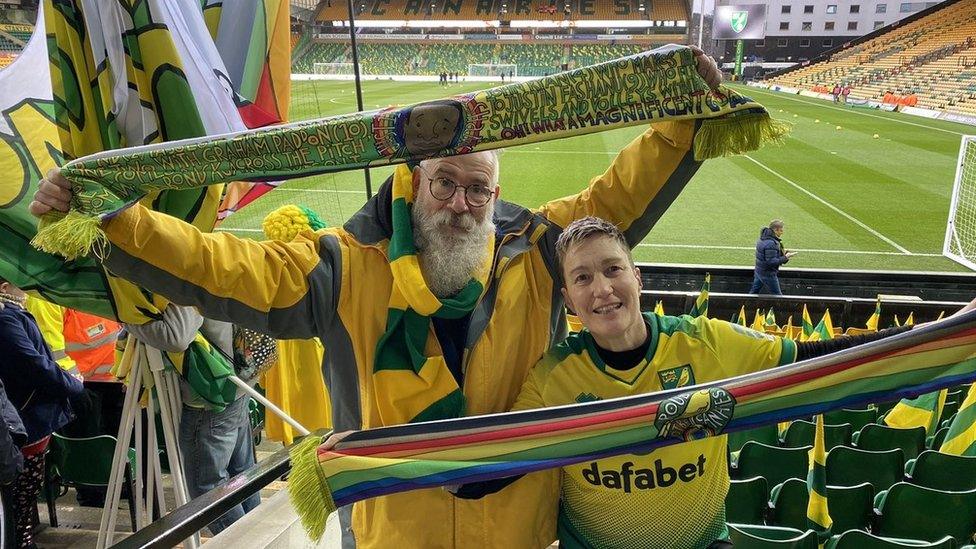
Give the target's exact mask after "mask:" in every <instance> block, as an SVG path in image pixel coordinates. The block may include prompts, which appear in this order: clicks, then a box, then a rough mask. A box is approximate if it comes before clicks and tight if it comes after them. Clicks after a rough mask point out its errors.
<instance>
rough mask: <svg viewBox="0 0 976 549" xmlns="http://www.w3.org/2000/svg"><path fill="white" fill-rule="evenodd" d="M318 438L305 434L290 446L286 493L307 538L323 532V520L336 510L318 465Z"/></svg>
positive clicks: (315, 538) (318, 535) (320, 438)
mask: <svg viewBox="0 0 976 549" xmlns="http://www.w3.org/2000/svg"><path fill="white" fill-rule="evenodd" d="M320 444H322V437H319V436H315V435H309V436H307V437H305V439H304V440H302V441H301V442H299V443H298V445H297V446H295V447H294V448H292V449H291V473H289V474H288V496H289V498H290V499H291V504H292V506H293V507H294V508H295V512H296V513H297V514H298V517H299V518H300V519H301V521H302V526H303V527H304V528H305V533H306V534H308V537H309V539H313V540H317V539H320V538H321V537H322V534H324V533H325V522H326V520H328V518H329V515H331V514H332V513H333V512H334V511H335V510H336V504H335V502H334V501H332V492H331V491H330V490H329V484H328V482H326V479H325V475H323V474H322V469H321V468H320V467H319V460H318V454H317V450H318V447H319V445H320Z"/></svg>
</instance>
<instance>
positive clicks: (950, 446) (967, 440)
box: [939, 383, 976, 456]
mask: <svg viewBox="0 0 976 549" xmlns="http://www.w3.org/2000/svg"><path fill="white" fill-rule="evenodd" d="M939 451H940V452H942V453H944V454H954V455H957V456H976V383H974V384H973V386H972V387H970V388H969V393H968V394H967V395H966V399H965V400H963V401H962V404H961V405H960V406H959V411H958V412H956V419H954V420H952V424H951V425H950V426H949V433H948V434H946V438H945V441H944V442H943V443H942V447H941V448H939Z"/></svg>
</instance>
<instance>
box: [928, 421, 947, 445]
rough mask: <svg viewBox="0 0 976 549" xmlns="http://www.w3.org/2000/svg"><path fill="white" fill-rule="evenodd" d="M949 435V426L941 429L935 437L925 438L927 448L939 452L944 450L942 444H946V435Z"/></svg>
mask: <svg viewBox="0 0 976 549" xmlns="http://www.w3.org/2000/svg"><path fill="white" fill-rule="evenodd" d="M948 434H949V426H948V425H947V426H945V427H939V430H938V431H936V432H935V434H934V435H932V436H930V437H925V447H926V448H928V449H929V450H938V449H939V448H942V443H943V442H945V438H946V435H948Z"/></svg>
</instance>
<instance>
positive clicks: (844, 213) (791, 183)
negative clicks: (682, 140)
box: [742, 154, 912, 255]
mask: <svg viewBox="0 0 976 549" xmlns="http://www.w3.org/2000/svg"><path fill="white" fill-rule="evenodd" d="M742 156H743V157H745V158H748V159H749V160H751V161H752V162H755V163H756V165H757V166H759V167H760V168H762V169H764V170H766V171H767V172H769V173H771V174H773V175H775V176H776V177H778V178H780V179H782V180H783V181H785V182H786V183H788V184H790V185H792V186H793V187H794V188H796V189H797V190H798V191H800V192H802V193H804V194H806V195H807V196H809V197H810V198H812V199H814V200H816V201H817V202H820V203H821V204H823V205H824V206H827V207H828V208H830V209H831V210H834V211H835V212H837V213H838V214H840V215H842V216H844V217H845V218H847V219H848V220H849V221H851V222H852V223H854V224H855V225H857V226H858V227H861V228H862V229H864V230H865V231H867V232H869V233H871V234H873V235H874V236H876V237H878V238H880V239H881V240H884V241H885V242H887V243H888V244H891V245H892V246H893V247H894V248H895V249H897V250H899V251H901V252H902V253H903V254H905V255H912V252H910V251H908V249H907V248H905V247H904V246H902V245H900V244H898V243H897V242H895V241H894V240H892V239H890V238H888V237H887V236H885V235H883V234H881V233H879V232H878V231H876V230H874V229H872V228H871V227H868V226H867V225H866V224H864V223H863V222H862V221H861V220H859V219H857V218H856V217H854V216H853V215H851V214H849V213H847V212H845V211H844V210H842V209H840V208H838V207H837V206H834V205H833V204H831V203H830V202H827V201H826V200H824V199H823V198H820V197H819V196H817V195H815V194H813V193H812V192H810V191H808V190H806V189H804V188H803V187H801V186H800V185H798V184H796V183H794V182H793V181H790V180H789V179H787V178H786V177H785V176H783V175H782V174H780V173H779V172H777V171H775V170H773V169H772V168H770V167H769V166H767V165H765V164H763V163H762V162H760V161H758V160H756V159H755V158H753V157H751V156H749V155H748V154H744V155H742Z"/></svg>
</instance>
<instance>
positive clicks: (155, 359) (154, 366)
mask: <svg viewBox="0 0 976 549" xmlns="http://www.w3.org/2000/svg"><path fill="white" fill-rule="evenodd" d="M145 347H146V353H147V354H148V356H149V369H150V370H151V371H152V376H153V381H154V382H155V385H156V391H157V396H158V397H159V399H158V400H159V412H160V415H161V416H162V419H163V440H164V441H165V442H166V454H167V457H168V458H169V472H170V476H171V477H172V478H173V488H174V491H175V492H176V506H177V507H179V506H181V505H185V504H186V503H187V501H189V498H188V497H187V490H186V479H185V478H184V477H183V467H182V463H181V460H180V450H179V439H178V438H177V436H176V429H175V428H174V426H175V425H176V421H175V420H174V418H173V414H174V411H173V410H172V409H171V408H170V404H171V400H170V398H169V397H167V396H165V395H166V394H167V392H168V391H169V389H168V387H167V386H166V382H165V381H164V379H163V373H164V372H163V368H164V366H163V357H162V354H161V353H160V351H159V349H156V348H153V347H149V346H145ZM199 543H200V542H199V539H198V538H197V534H196V533H194V535H193V536H191V537H190V538H188V539H187V540H186V542H185V545H184V546H185V547H189V548H190V549H196V548H197V547H198V546H199Z"/></svg>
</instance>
